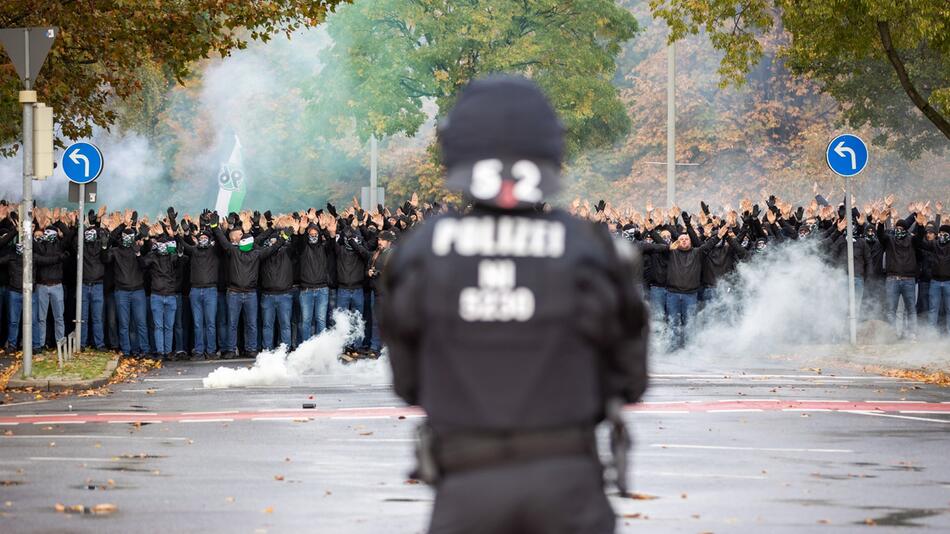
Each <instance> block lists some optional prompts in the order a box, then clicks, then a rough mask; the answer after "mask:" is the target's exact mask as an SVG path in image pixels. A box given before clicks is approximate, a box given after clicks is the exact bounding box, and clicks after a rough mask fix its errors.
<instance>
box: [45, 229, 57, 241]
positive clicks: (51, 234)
mask: <svg viewBox="0 0 950 534" xmlns="http://www.w3.org/2000/svg"><path fill="white" fill-rule="evenodd" d="M57 237H59V236H58V235H57V233H56V230H49V229H47V230H45V231H44V232H43V241H46V242H49V243H53V242H55V241H56V238H57Z"/></svg>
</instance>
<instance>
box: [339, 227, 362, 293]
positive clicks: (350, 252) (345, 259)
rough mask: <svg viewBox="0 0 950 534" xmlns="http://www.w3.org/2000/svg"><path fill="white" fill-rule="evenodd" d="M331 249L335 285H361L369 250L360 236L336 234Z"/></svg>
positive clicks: (343, 286)
mask: <svg viewBox="0 0 950 534" xmlns="http://www.w3.org/2000/svg"><path fill="white" fill-rule="evenodd" d="M333 250H334V252H335V256H336V281H337V285H339V287H341V288H344V289H356V288H361V287H363V282H365V281H366V262H367V261H369V258H370V251H369V250H368V249H367V248H366V246H365V245H364V244H363V242H362V238H361V237H360V238H356V237H355V236H351V237H345V236H342V235H337V236H336V241H334V249H333Z"/></svg>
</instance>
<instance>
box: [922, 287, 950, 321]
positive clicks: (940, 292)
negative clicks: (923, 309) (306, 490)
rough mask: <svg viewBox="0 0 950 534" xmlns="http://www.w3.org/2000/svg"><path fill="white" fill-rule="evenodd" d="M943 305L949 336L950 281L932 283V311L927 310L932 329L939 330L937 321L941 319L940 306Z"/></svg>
mask: <svg viewBox="0 0 950 534" xmlns="http://www.w3.org/2000/svg"><path fill="white" fill-rule="evenodd" d="M941 304H942V305H943V309H944V311H946V313H947V334H950V280H945V281H939V280H931V281H930V309H929V310H927V312H928V316H927V319H928V320H929V321H928V322H929V323H930V326H931V328H934V329H936V328H937V320H938V319H939V318H940V306H941Z"/></svg>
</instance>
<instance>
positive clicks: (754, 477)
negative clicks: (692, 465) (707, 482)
mask: <svg viewBox="0 0 950 534" xmlns="http://www.w3.org/2000/svg"><path fill="white" fill-rule="evenodd" d="M636 474H638V475H645V476H661V477H685V478H735V479H739V480H765V479H766V478H767V477H764V476H762V475H730V474H720V473H685V472H674V471H637V472H636Z"/></svg>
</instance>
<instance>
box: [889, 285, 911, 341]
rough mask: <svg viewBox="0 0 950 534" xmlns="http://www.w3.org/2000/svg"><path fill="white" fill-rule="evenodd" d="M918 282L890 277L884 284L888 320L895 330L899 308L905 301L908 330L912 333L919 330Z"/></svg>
mask: <svg viewBox="0 0 950 534" xmlns="http://www.w3.org/2000/svg"><path fill="white" fill-rule="evenodd" d="M916 292H917V282H916V281H915V280H914V279H912V278H910V279H898V278H895V277H892V276H888V277H887V280H886V281H885V282H884V293H885V295H886V297H885V298H886V299H887V319H888V321H890V322H891V324H892V325H893V326H894V328H895V329H896V328H897V306H898V303H899V302H900V301H901V300H902V299H903V301H904V316H905V317H906V318H907V328H908V329H909V331H910V332H914V331H915V330H917V299H916Z"/></svg>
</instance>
